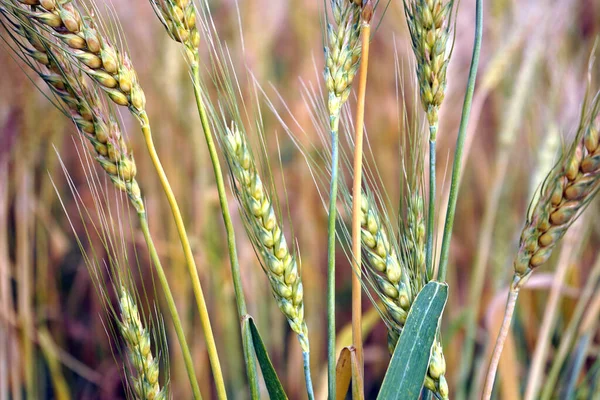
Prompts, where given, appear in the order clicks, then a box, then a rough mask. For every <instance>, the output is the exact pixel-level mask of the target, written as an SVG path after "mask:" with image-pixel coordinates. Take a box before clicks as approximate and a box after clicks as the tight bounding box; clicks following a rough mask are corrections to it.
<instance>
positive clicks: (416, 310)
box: [377, 281, 448, 400]
mask: <svg viewBox="0 0 600 400" xmlns="http://www.w3.org/2000/svg"><path fill="white" fill-rule="evenodd" d="M447 300H448V285H446V284H445V283H439V282H435V281H432V282H429V283H428V284H427V285H425V286H424V287H423V289H422V290H421V291H420V292H419V294H418V295H417V298H416V299H415V301H414V303H413V305H412V307H411V308H410V311H409V313H408V317H407V319H406V324H405V325H404V329H403V330H402V334H401V335H400V339H399V340H398V344H397V345H396V349H395V350H394V354H393V355H392V359H391V361H390V365H389V367H388V370H387V372H386V374H385V378H384V379H383V384H382V385H381V390H380V391H379V395H378V396H377V399H381V400H390V399H392V400H393V399H402V400H412V399H415V400H416V399H418V398H419V395H420V393H421V389H422V387H423V381H424V380H425V374H426V373H427V368H428V367H429V358H430V356H431V347H432V345H433V341H434V340H435V335H436V332H437V329H438V325H439V321H440V318H441V315H442V312H443V311H444V307H445V306H446V301H447Z"/></svg>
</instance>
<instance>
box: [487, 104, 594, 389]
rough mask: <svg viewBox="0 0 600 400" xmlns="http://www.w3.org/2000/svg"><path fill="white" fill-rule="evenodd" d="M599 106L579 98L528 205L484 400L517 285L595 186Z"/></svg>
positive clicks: (556, 239) (543, 256)
mask: <svg viewBox="0 0 600 400" xmlns="http://www.w3.org/2000/svg"><path fill="white" fill-rule="evenodd" d="M599 111H600V94H596V97H595V98H594V100H593V101H592V105H591V107H589V108H588V107H586V104H585V102H584V107H583V111H582V116H581V121H580V123H579V128H578V130H577V135H576V137H575V140H574V141H573V143H572V144H571V147H570V148H569V149H568V150H567V151H566V152H565V154H564V155H563V156H562V157H561V159H560V160H559V162H558V163H557V164H556V166H555V167H554V168H553V169H552V170H551V171H550V173H549V174H548V175H547V176H546V179H545V180H544V183H543V184H542V187H541V189H540V193H539V196H538V197H534V203H532V204H531V205H530V206H529V212H528V215H527V221H526V222H525V227H524V228H523V231H522V233H521V239H520V241H519V250H518V252H517V255H516V257H515V261H514V264H513V266H514V271H515V273H514V277H513V282H512V284H511V287H510V292H509V298H508V302H507V307H506V311H505V317H504V320H503V323H502V327H501V330H500V333H499V335H498V338H497V340H496V345H495V347H494V352H493V354H492V359H491V362H490V366H489V368H488V374H487V378H486V383H485V388H484V391H483V397H482V398H484V399H489V398H490V397H491V395H492V389H493V387H494V380H495V377H496V371H497V369H498V363H499V361H500V355H501V354H502V348H503V347H504V341H505V340H506V336H507V335H508V329H509V328H510V324H511V321H512V314H513V312H514V308H515V304H516V302H517V297H518V294H519V290H520V289H521V287H522V286H523V285H524V283H525V282H526V281H527V279H528V278H529V276H531V274H532V273H533V271H534V270H535V269H536V268H538V267H539V266H541V265H542V264H544V263H545V262H546V261H548V259H549V258H550V256H551V255H552V250H553V249H554V247H555V246H556V244H557V243H558V242H559V241H560V239H562V237H563V236H564V235H565V233H566V232H567V230H568V229H569V227H570V226H571V224H572V223H573V222H574V221H575V220H576V219H577V217H578V216H579V215H580V214H581V212H582V211H583V210H584V209H585V207H586V206H587V205H588V204H589V202H590V201H591V200H592V198H593V197H594V196H595V195H596V193H597V192H598V188H599V187H600V131H599V129H600V121H599V118H598V113H599Z"/></svg>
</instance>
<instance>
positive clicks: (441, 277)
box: [437, 0, 483, 282]
mask: <svg viewBox="0 0 600 400" xmlns="http://www.w3.org/2000/svg"><path fill="white" fill-rule="evenodd" d="M482 3H483V0H477V3H476V10H475V40H474V43H473V55H472V58H471V67H470V69H469V80H468V82H467V92H466V93H465V100H464V103H463V109H462V115H461V117H460V127H459V129H458V138H457V139H456V149H455V151H454V165H453V166H452V182H451V183H450V197H449V198H448V210H447V212H446V223H445V225H444V237H443V239H442V251H441V253H440V264H439V270H438V275H437V280H438V281H441V282H443V281H445V280H446V272H447V269H448V255H449V253H450V239H451V237H452V227H453V225H454V215H455V213H456V201H457V199H458V186H459V184H460V175H461V169H462V165H461V164H462V162H461V161H462V154H463V149H464V146H465V139H466V136H467V125H468V124H469V115H470V114H471V104H472V103H473V92H474V91H475V80H476V78H477V67H478V65H479V54H480V52H481V38H482V36H483V4H482Z"/></svg>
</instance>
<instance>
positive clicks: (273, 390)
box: [243, 315, 288, 400]
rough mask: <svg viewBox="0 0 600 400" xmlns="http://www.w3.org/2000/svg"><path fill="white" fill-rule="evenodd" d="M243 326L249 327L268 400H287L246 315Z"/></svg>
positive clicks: (263, 346)
mask: <svg viewBox="0 0 600 400" xmlns="http://www.w3.org/2000/svg"><path fill="white" fill-rule="evenodd" d="M243 323H244V324H248V325H249V326H250V332H252V342H253V343H254V351H255V352H256V358H257V359H258V364H259V365H260V369H261V371H262V374H263V378H264V380H265V385H266V386H267V391H268V392H269V398H270V399H274V400H287V398H288V397H287V395H286V394H285V391H284V389H283V385H282V384H281V381H280V380H279V377H278V376H277V372H276V371H275V368H274V367H273V364H272V363H271V359H270V358H269V354H268V353H267V348H266V347H265V344H264V342H263V340H262V338H261V336H260V333H259V332H258V328H257V327H256V324H255V323H254V319H253V318H252V317H251V316H249V315H247V316H246V318H244V322H243Z"/></svg>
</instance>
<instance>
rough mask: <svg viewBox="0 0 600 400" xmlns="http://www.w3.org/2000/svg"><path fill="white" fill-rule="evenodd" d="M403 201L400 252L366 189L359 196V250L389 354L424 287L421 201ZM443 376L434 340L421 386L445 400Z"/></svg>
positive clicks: (441, 356)
mask: <svg viewBox="0 0 600 400" xmlns="http://www.w3.org/2000/svg"><path fill="white" fill-rule="evenodd" d="M407 197H408V205H407V209H408V213H407V214H408V215H407V224H406V225H407V226H406V229H405V230H404V232H403V233H404V237H403V238H402V239H401V244H400V249H396V246H395V245H394V244H393V242H390V239H389V238H390V237H393V235H392V234H391V233H390V231H389V230H388V227H387V226H386V224H385V223H383V222H382V221H383V220H382V218H381V216H380V213H379V210H378V208H377V205H376V203H375V200H374V198H373V194H372V193H371V192H370V190H369V189H368V187H367V189H366V190H365V192H364V193H363V195H362V196H361V211H362V215H361V236H362V249H363V253H364V254H365V256H366V257H365V258H366V260H367V267H366V268H365V275H366V279H367V280H368V281H370V282H371V283H372V286H373V288H374V289H375V292H376V293H377V294H378V296H379V298H380V299H381V301H382V303H383V305H384V307H385V310H383V312H384V313H385V314H386V315H387V317H388V318H385V320H386V323H387V325H388V347H389V350H390V352H393V350H394V348H395V346H396V343H397V342H398V338H399V337H400V332H401V331H402V328H403V327H404V323H405V322H406V317H407V315H408V312H409V310H410V307H411V305H412V302H413V301H414V298H415V297H416V294H417V293H418V292H419V290H421V288H422V287H423V285H424V283H425V224H424V219H423V199H422V197H421V196H420V195H418V194H417V193H413V194H412V195H409V196H407ZM399 254H400V256H399ZM445 372H446V361H445V359H444V354H443V351H442V345H441V343H440V341H439V337H438V338H437V339H436V341H435V343H434V346H433V348H432V353H431V359H430V361H429V369H428V374H427V376H426V378H425V382H424V385H425V387H427V388H428V389H429V390H431V391H433V392H436V393H438V394H439V395H440V396H441V397H442V398H443V399H447V398H448V383H447V381H446V378H445V376H444V374H445Z"/></svg>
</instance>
